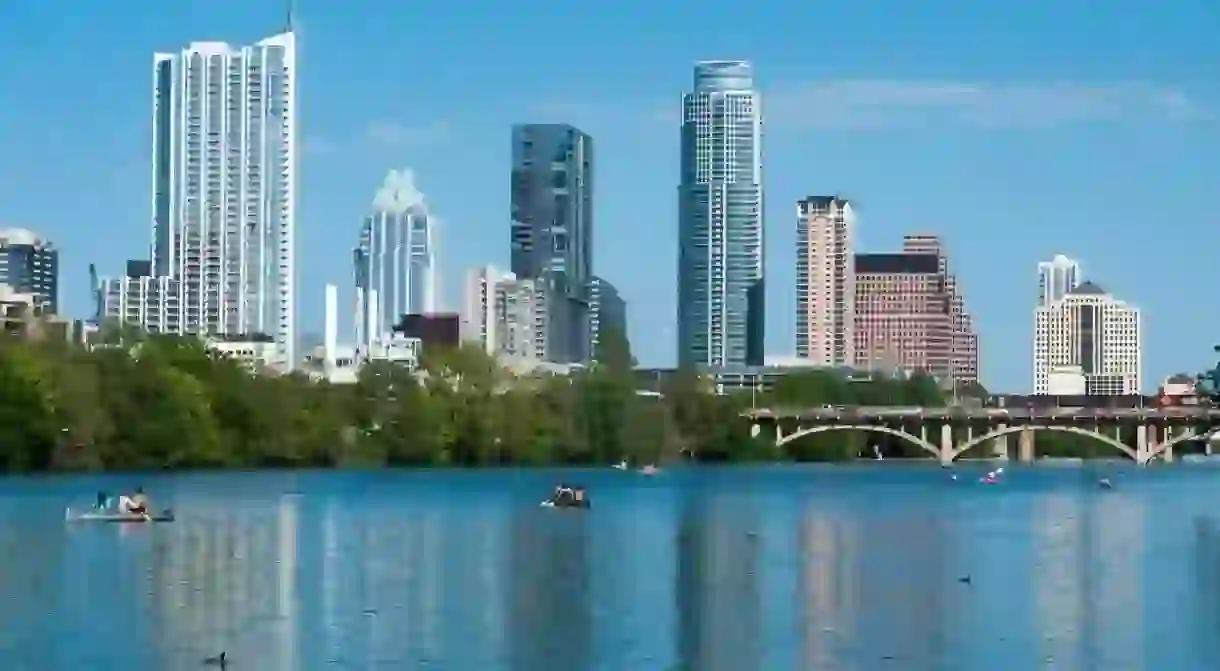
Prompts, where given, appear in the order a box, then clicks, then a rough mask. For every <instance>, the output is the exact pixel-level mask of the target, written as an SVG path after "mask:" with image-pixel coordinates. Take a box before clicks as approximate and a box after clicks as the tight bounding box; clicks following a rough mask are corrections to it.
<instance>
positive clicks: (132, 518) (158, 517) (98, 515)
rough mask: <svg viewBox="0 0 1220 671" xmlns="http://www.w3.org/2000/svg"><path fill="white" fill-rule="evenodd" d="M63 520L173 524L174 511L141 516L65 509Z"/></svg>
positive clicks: (106, 511) (104, 511)
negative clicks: (74, 511) (76, 511)
mask: <svg viewBox="0 0 1220 671" xmlns="http://www.w3.org/2000/svg"><path fill="white" fill-rule="evenodd" d="M64 520H65V521H68V522H114V523H140V522H145V523H146V522H173V521H174V511H173V510H170V509H169V508H166V509H165V510H163V511H161V512H159V513H149V514H147V515H141V514H137V513H120V512H116V511H113V510H89V511H87V512H78V513H73V512H72V509H71V508H67V509H65V510H64Z"/></svg>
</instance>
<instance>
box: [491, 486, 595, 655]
mask: <svg viewBox="0 0 1220 671" xmlns="http://www.w3.org/2000/svg"><path fill="white" fill-rule="evenodd" d="M531 513H533V514H531ZM548 513H558V514H548ZM592 522H593V519H592V517H591V516H590V515H585V514H582V513H581V512H580V511H545V510H536V511H528V512H524V511H523V512H520V513H518V514H517V515H515V516H514V517H513V518H512V520H511V521H510V522H509V527H510V528H511V530H512V531H511V533H510V537H509V550H508V567H509V568H508V575H509V576H511V578H510V579H508V580H505V581H504V585H503V586H504V589H505V590H507V593H508V598H507V599H506V602H505V603H504V607H505V608H506V609H507V615H506V620H507V628H508V644H507V648H508V649H507V657H508V662H509V664H508V668H510V669H513V670H514V671H535V670H537V669H549V668H567V669H585V668H589V665H590V664H591V662H592V655H593V648H594V638H593V622H592V610H593V606H592V603H591V599H590V595H591V591H592V576H591V573H592V571H591V562H592V559H593V558H592V557H590V552H589V550H590V543H589V525H590V524H591V523H592Z"/></svg>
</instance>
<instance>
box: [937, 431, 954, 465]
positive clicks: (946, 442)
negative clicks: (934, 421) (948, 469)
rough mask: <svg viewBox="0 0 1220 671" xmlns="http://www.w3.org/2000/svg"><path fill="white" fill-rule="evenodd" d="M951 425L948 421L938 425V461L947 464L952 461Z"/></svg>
mask: <svg viewBox="0 0 1220 671" xmlns="http://www.w3.org/2000/svg"><path fill="white" fill-rule="evenodd" d="M955 447H956V445H955V444H954V442H953V427H952V426H950V425H949V423H948V422H945V423H944V424H941V425H940V463H941V464H942V465H945V466H948V465H949V464H952V463H953V454H954V448H955Z"/></svg>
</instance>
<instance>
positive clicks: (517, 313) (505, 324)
mask: <svg viewBox="0 0 1220 671" xmlns="http://www.w3.org/2000/svg"><path fill="white" fill-rule="evenodd" d="M549 286H550V285H549V283H548V282H547V281H546V280H545V279H543V280H531V279H524V280H523V279H518V278H517V276H516V275H514V274H513V273H509V272H504V271H502V270H499V269H497V268H496V267H494V266H484V267H482V268H478V269H475V270H472V271H470V272H469V273H467V276H466V291H465V297H464V298H463V301H462V316H461V337H462V340H463V341H465V342H470V343H475V344H477V345H478V346H479V347H481V348H482V349H483V351H485V352H487V353H488V354H490V355H492V356H496V357H509V358H520V359H536V360H539V361H547V354H548V347H547V345H548V343H547V338H548V337H549V335H550V332H551V329H550V324H549V322H548V320H549V318H550V316H551V312H550V310H549V309H548V308H549V306H548V301H549V300H550V298H551V295H550V294H549V293H548V291H547V289H548V288H549Z"/></svg>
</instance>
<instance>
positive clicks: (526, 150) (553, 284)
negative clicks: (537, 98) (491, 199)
mask: <svg viewBox="0 0 1220 671" xmlns="http://www.w3.org/2000/svg"><path fill="white" fill-rule="evenodd" d="M593 159H594V152H593V138H592V137H590V136H589V135H587V134H586V133H584V132H582V131H580V130H579V129H577V128H575V127H573V126H569V125H566V124H520V125H517V126H514V127H513V130H512V175H511V198H510V203H509V210H510V219H511V222H512V223H511V228H510V231H509V250H508V251H509V265H510V269H509V270H507V271H505V270H501V269H499V268H497V267H495V266H490V265H489V266H485V267H482V268H476V269H473V270H471V271H469V272H468V273H467V275H466V281H465V286H464V288H463V298H462V337H463V339H464V340H466V341H468V342H472V343H476V344H478V346H480V347H481V348H483V349H484V350H485V351H486V352H487V353H488V354H491V355H493V356H496V357H499V358H502V359H505V360H508V361H511V362H517V363H518V364H520V365H526V366H528V365H534V364H537V365H544V364H549V365H552V366H561V367H562V366H583V365H587V364H589V363H591V362H593V361H596V360H597V359H598V356H599V347H600V346H601V344H602V342H603V340H604V338H605V337H606V335H607V334H608V333H609V331H610V329H615V330H616V331H617V332H618V333H619V334H620V335H621V336H622V337H626V331H627V307H626V304H625V303H624V301H623V299H622V298H621V297H620V296H619V293H618V290H617V289H616V288H615V287H614V285H613V284H611V283H610V282H609V281H608V280H606V279H605V278H602V277H599V276H597V275H594V274H593V230H594V229H593V184H594V179H593V178H594V161H593Z"/></svg>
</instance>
